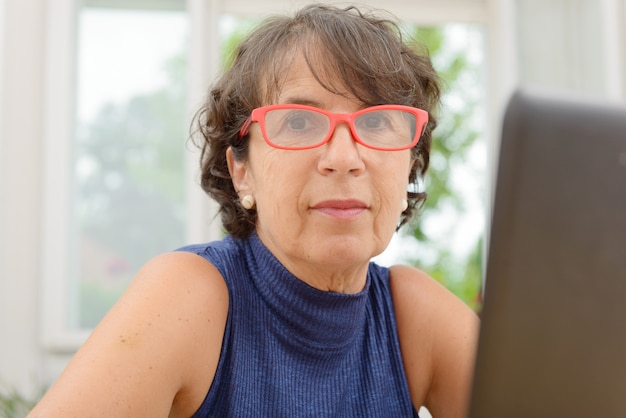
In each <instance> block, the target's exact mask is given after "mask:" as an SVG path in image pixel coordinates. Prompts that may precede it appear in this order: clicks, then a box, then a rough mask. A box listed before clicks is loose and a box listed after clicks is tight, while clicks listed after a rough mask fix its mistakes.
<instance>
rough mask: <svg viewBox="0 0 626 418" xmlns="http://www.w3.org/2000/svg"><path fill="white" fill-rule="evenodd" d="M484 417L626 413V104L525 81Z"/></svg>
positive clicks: (498, 230)
mask: <svg viewBox="0 0 626 418" xmlns="http://www.w3.org/2000/svg"><path fill="white" fill-rule="evenodd" d="M498 164H499V165H498V173H497V180H496V189H495V197H494V206H493V211H492V216H493V217H492V224H491V237H490V246H489V251H488V257H487V266H486V276H485V279H486V281H485V289H484V292H485V294H484V309H483V312H482V326H481V331H480V340H479V347H478V353H477V359H476V371H475V376H474V386H473V393H472V401H471V407H470V417H472V418H517V417H520V418H521V417H524V418H542V417H546V418H548V417H549V418H561V417H563V418H565V417H567V418H572V417H626V105H623V104H601V103H597V102H590V101H587V100H579V99H572V98H566V97H564V96H558V95H556V94H552V93H551V94H541V93H537V92H536V91H530V90H518V91H517V92H515V94H514V95H513V96H512V98H511V99H510V101H509V103H508V106H507V109H506V113H505V119H504V124H503V130H502V143H501V148H500V156H499V162H498Z"/></svg>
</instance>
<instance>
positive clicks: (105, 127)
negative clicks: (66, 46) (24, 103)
mask: <svg viewBox="0 0 626 418" xmlns="http://www.w3.org/2000/svg"><path fill="white" fill-rule="evenodd" d="M186 18H187V17H186V14H185V12H183V11H172V10H168V11H154V10H145V9H144V10H129V9H105V8H87V7H84V8H82V9H80V10H79V13H78V28H79V29H78V31H79V32H78V45H77V47H78V52H77V53H78V56H77V84H78V85H77V98H76V103H77V107H76V109H77V111H76V131H75V144H74V148H73V149H74V152H75V155H74V178H73V179H72V182H73V183H72V184H73V187H72V188H73V199H74V201H73V213H72V219H73V228H72V234H71V242H72V251H71V256H70V257H71V260H70V265H71V266H72V271H71V276H72V280H71V282H70V283H71V289H70V295H71V298H70V300H71V301H72V306H71V308H72V309H71V310H70V316H71V317H70V324H71V327H72V328H91V327H93V326H94V325H95V324H96V323H97V322H98V321H99V320H100V319H101V318H102V316H103V315H104V313H105V312H106V311H108V309H109V308H110V307H111V305H112V304H113V303H114V302H115V301H116V300H117V299H118V298H119V296H120V295H121V293H122V291H123V290H124V289H125V288H126V286H127V285H128V283H129V281H130V279H131V278H132V277H133V276H134V275H135V274H136V272H137V270H138V269H139V267H140V266H141V265H142V264H144V263H145V262H146V261H147V260H148V259H149V258H151V257H153V256H155V255H157V254H158V253H162V252H164V251H168V250H172V249H174V248H176V247H179V246H181V245H182V244H183V243H184V231H185V219H184V213H185V211H184V200H185V190H184V178H183V176H184V155H183V152H184V150H185V140H186V137H187V126H186V123H187V122H188V118H187V114H186V100H185V91H186V80H185V78H186V77H185V76H186V48H187V45H186V43H187V29H188V28H187V26H188V25H187V20H186Z"/></svg>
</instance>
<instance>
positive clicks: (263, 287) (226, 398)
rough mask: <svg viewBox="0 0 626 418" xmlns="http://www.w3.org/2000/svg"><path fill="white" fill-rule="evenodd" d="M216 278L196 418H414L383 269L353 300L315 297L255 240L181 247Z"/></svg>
mask: <svg viewBox="0 0 626 418" xmlns="http://www.w3.org/2000/svg"><path fill="white" fill-rule="evenodd" d="M181 251H187V252H192V253H195V254H198V255H200V256H202V257H204V258H205V259H206V260H208V261H210V262H211V263H212V264H213V265H214V266H215V267H216V268H217V269H218V271H219V272H220V273H221V274H222V276H223V277H224V280H225V282H226V285H227V287H228V292H229V300H230V304H229V307H228V318H227V322H226V329H225V332H224V340H223V343H222V351H221V354H220V359H219V363H218V366H217V371H216V374H215V378H214V380H213V383H212V385H211V388H210V389H209V392H208V394H207V396H206V398H205V400H204V402H203V403H202V405H201V407H200V409H199V410H198V411H197V412H196V414H195V415H194V417H195V418H200V417H273V418H276V417H289V418H292V417H316V418H319V417H368V418H374V417H385V418H388V417H417V416H418V415H417V412H416V411H415V409H414V408H413V405H412V403H411V398H410V395H409V390H408V384H407V381H406V376H405V373H404V366H403V363H402V358H401V354H400V346H399V342H398V336H397V330H396V322H395V314H394V309H393V303H392V298H391V293H390V289H389V270H388V269H386V268H383V267H380V266H378V265H376V264H374V263H370V266H369V271H368V277H367V284H366V286H365V289H364V290H363V291H362V292H361V293H357V294H351V295H346V294H341V293H334V292H324V291H320V290H317V289H315V288H313V287H311V286H309V285H307V284H306V283H304V282H303V281H301V280H299V279H298V278H296V277H295V276H293V275H292V274H291V273H289V271H287V269H285V267H283V265H282V264H280V262H279V261H278V260H277V259H276V258H275V257H274V256H273V255H272V254H271V253H270V252H269V250H267V248H265V246H264V245H263V244H262V243H261V241H260V240H259V238H258V237H257V236H256V235H252V236H251V237H250V238H249V239H245V240H238V239H232V238H231V237H226V238H225V239H223V240H222V241H217V242H213V243H210V244H202V245H192V246H187V247H184V248H182V249H181Z"/></svg>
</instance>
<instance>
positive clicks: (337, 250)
mask: <svg viewBox="0 0 626 418" xmlns="http://www.w3.org/2000/svg"><path fill="white" fill-rule="evenodd" d="M283 103H299V104H307V105H310V106H315V107H319V108H321V109H324V110H327V111H331V112H336V113H351V112H354V111H356V110H359V109H361V108H362V107H364V105H363V104H362V103H360V102H359V101H357V100H354V99H349V98H346V97H343V96H340V95H337V94H334V93H331V92H329V91H328V90H326V89H325V88H323V87H322V86H321V85H320V84H319V83H318V82H317V81H316V79H315V78H314V76H313V75H312V74H311V72H310V70H309V69H308V67H307V65H306V63H305V62H304V59H302V58H300V59H299V60H296V61H295V63H294V65H293V67H292V68H291V70H290V73H289V74H288V75H287V78H286V81H285V83H284V86H283V88H282V90H281V92H280V95H279V97H278V100H277V102H276V103H266V104H283ZM249 138H250V139H249V141H250V149H249V155H248V160H247V161H241V162H237V161H235V160H234V159H233V157H232V154H230V152H229V153H228V159H229V167H230V170H231V175H232V177H233V183H234V185H235V189H236V190H238V192H239V196H240V197H242V196H244V195H246V194H250V195H252V196H254V198H255V200H256V210H257V214H258V218H257V225H256V230H257V233H258V235H259V237H260V239H261V241H262V242H263V243H264V244H265V245H266V246H267V247H268V249H269V250H270V251H271V252H272V253H273V254H274V255H275V256H276V257H277V258H278V260H279V261H281V263H282V264H283V265H285V267H286V268H287V269H288V270H289V271H291V272H292V273H293V274H295V275H296V276H298V277H300V278H304V277H308V276H311V275H315V274H322V272H325V273H324V274H328V271H337V272H340V271H341V272H345V273H346V274H350V272H351V271H353V270H354V269H357V270H360V271H361V272H362V271H363V269H366V268H367V264H368V262H369V260H370V258H371V257H373V256H375V255H377V254H380V253H381V252H382V251H383V250H384V249H385V248H386V247H387V245H388V243H389V241H390V239H391V237H392V235H393V233H394V231H395V228H396V225H397V222H398V219H399V217H400V214H401V212H402V210H403V200H404V199H406V191H407V184H408V178H409V171H410V168H411V164H412V160H411V155H410V150H403V151H391V152H390V151H377V150H372V149H369V148H366V147H364V146H362V145H360V144H358V143H356V142H355V141H354V140H353V138H352V135H351V132H350V129H349V127H348V126H347V125H346V124H344V123H340V124H338V125H337V127H336V129H335V132H334V134H333V136H332V138H331V140H330V141H329V142H328V143H326V144H324V145H322V146H321V147H318V148H313V149H308V150H281V149H276V148H272V147H271V146H270V145H268V144H267V143H266V142H265V141H264V139H263V136H262V134H261V130H260V128H259V124H258V123H253V124H252V127H251V129H250V135H249Z"/></svg>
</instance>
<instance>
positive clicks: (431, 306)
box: [389, 266, 479, 416]
mask: <svg viewBox="0 0 626 418" xmlns="http://www.w3.org/2000/svg"><path fill="white" fill-rule="evenodd" d="M389 274H390V279H389V280H390V286H391V293H392V298H393V301H394V306H395V314H396V322H397V324H398V338H399V340H400V348H401V351H402V356H403V359H404V363H405V371H406V375H407V380H408V383H409V390H410V391H411V396H412V398H413V400H414V403H419V404H420V405H416V406H417V407H419V406H422V405H425V406H427V407H428V408H429V409H430V410H431V412H433V415H435V416H439V415H442V416H460V415H462V413H463V412H464V408H466V403H467V402H468V396H469V390H470V384H471V376H472V373H473V364H474V355H475V354H474V353H475V349H476V344H477V338H478V327H479V322H478V317H477V316H476V314H475V313H474V312H473V311H472V310H471V309H470V308H469V307H468V306H467V305H466V304H465V303H464V302H463V301H461V300H460V299H459V298H457V297H456V296H455V295H453V294H452V293H451V292H450V291H448V290H447V289H446V288H445V287H444V286H442V285H441V284H440V283H438V282H437V281H436V280H434V279H433V278H431V277H430V276H429V275H428V274H426V273H425V272H423V271H421V270H419V269H416V268H414V267H409V266H393V267H391V268H390V273H389Z"/></svg>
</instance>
